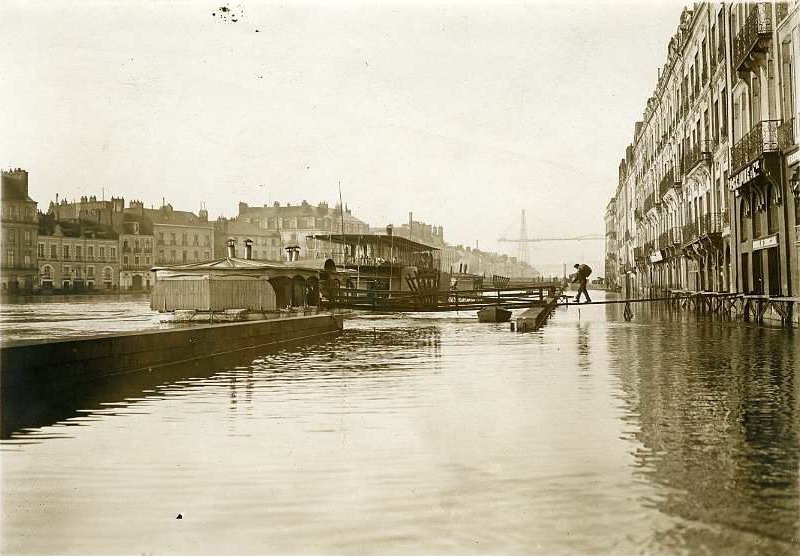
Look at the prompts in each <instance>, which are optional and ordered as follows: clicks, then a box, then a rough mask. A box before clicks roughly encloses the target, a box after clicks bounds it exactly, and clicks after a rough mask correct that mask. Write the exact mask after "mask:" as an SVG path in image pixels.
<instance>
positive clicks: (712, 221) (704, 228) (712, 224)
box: [698, 212, 722, 235]
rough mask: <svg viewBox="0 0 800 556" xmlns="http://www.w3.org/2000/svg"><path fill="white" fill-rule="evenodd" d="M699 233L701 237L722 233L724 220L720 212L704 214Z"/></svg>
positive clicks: (699, 223)
mask: <svg viewBox="0 0 800 556" xmlns="http://www.w3.org/2000/svg"><path fill="white" fill-rule="evenodd" d="M698 231H699V233H700V235H711V234H718V233H720V232H722V218H721V215H720V213H718V212H709V213H708V214H704V215H703V216H702V218H700V220H698Z"/></svg>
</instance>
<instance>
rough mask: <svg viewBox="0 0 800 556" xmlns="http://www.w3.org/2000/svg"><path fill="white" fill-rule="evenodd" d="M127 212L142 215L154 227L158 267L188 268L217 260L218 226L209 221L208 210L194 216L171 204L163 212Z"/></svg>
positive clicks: (164, 207) (155, 253) (151, 210)
mask: <svg viewBox="0 0 800 556" xmlns="http://www.w3.org/2000/svg"><path fill="white" fill-rule="evenodd" d="M125 211H126V212H128V213H131V214H141V215H142V218H143V219H144V220H146V221H147V222H149V223H150V225H151V226H152V230H153V236H154V237H155V248H154V258H155V264H158V265H173V264H186V263H192V262H201V261H210V260H212V259H213V258H214V225H213V224H212V223H210V222H209V221H208V211H206V210H205V209H201V210H200V211H199V213H198V214H194V213H193V212H189V211H184V210H175V209H173V208H172V205H171V204H165V205H163V206H162V207H161V208H160V209H146V208H144V207H142V206H140V204H139V205H137V206H134V207H132V208H128V209H125Z"/></svg>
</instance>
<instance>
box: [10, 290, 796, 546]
mask: <svg viewBox="0 0 800 556" xmlns="http://www.w3.org/2000/svg"><path fill="white" fill-rule="evenodd" d="M597 295H598V294H597V293H595V292H593V296H597ZM621 311H622V308H621V307H620V306H608V307H602V306H600V307H592V308H583V309H581V311H580V318H579V316H578V310H577V309H575V308H570V309H569V310H565V309H561V310H559V311H558V312H557V314H556V316H555V318H554V319H553V320H551V321H550V323H549V324H548V325H547V326H546V327H545V329H543V330H542V331H540V332H537V333H530V334H514V333H511V332H509V331H508V325H507V324H502V325H486V324H479V323H478V322H477V320H476V319H475V317H474V315H472V314H469V315H467V314H461V315H459V316H456V315H449V316H447V315H435V316H428V315H406V316H395V317H386V316H363V317H359V318H355V319H351V320H348V321H347V322H346V323H345V327H346V331H345V333H343V334H342V335H341V336H339V337H337V338H335V339H333V340H330V341H325V342H322V343H316V344H312V345H307V346H304V347H301V348H297V349H291V350H286V351H282V352H279V353H275V354H267V355H264V356H261V357H259V358H257V359H255V360H254V361H252V362H250V361H247V362H245V364H242V365H238V366H227V367H226V366H224V365H222V366H220V367H219V368H218V369H216V368H215V369H212V370H211V371H209V372H207V373H200V374H197V375H194V376H195V378H185V377H184V378H181V379H170V380H165V381H163V382H161V383H154V384H152V385H147V384H146V383H145V384H144V385H142V384H138V385H137V384H128V385H123V384H117V385H116V386H115V385H113V384H112V385H106V386H105V387H103V388H100V389H99V391H97V392H94V393H93V394H92V396H88V397H85V398H83V399H81V398H76V399H78V400H80V401H77V402H76V407H75V409H76V410H77V411H74V412H73V413H72V415H71V416H68V415H65V416H63V417H62V418H61V419H60V420H54V421H53V422H52V423H51V424H49V425H46V426H41V427H37V428H31V429H26V430H22V431H19V432H16V433H14V434H13V435H11V437H10V438H7V439H6V440H4V441H3V442H2V479H3V480H2V487H3V492H2V502H3V503H2V545H1V546H0V548H1V549H2V552H3V553H4V554H5V553H71V554H122V553H125V554H140V553H153V554H172V553H183V554H197V553H202V554H242V553H259V554H264V553H272V554H285V553H314V554H330V553H337V554H352V553H358V554H386V553H407V554H430V553H452V554H464V553H492V554H498V553H503V554H504V553H516V554H725V555H728V554H732V555H739V554H741V555H750V554H763V555H783V554H793V555H794V554H797V553H798V551H799V550H800V543H799V542H798V538H799V537H798V524H799V523H800V501H799V497H798V466H799V465H800V453H799V452H800V449H799V448H798V446H799V445H800V442H799V438H798V433H799V432H800V418H799V417H798V395H799V394H800V393H799V392H798V384H799V383H798V367H800V354H799V353H798V352H799V351H800V350H799V349H798V347H799V346H798V337H797V336H796V335H795V334H793V333H791V332H788V331H782V330H771V329H763V328H751V327H747V326H743V325H739V324H731V323H722V322H717V323H715V322H711V321H708V320H697V319H695V318H694V317H692V316H690V315H686V314H675V313H670V312H668V311H666V310H665V309H658V308H656V309H653V310H652V311H650V310H648V309H646V308H645V307H636V308H635V309H634V311H635V313H636V316H635V318H634V320H633V322H631V323H626V322H624V321H623V320H622V318H621ZM129 380H131V381H133V380H135V379H133V378H130V379H129ZM179 513H180V514H182V516H183V519H181V520H177V519H176V516H177V515H178V514H179Z"/></svg>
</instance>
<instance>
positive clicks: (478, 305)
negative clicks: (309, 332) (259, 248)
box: [322, 283, 563, 312]
mask: <svg viewBox="0 0 800 556" xmlns="http://www.w3.org/2000/svg"><path fill="white" fill-rule="evenodd" d="M421 285H422V287H420V288H418V289H416V290H413V289H412V290H410V291H406V290H403V291H391V290H372V289H356V288H340V289H337V290H332V291H330V292H329V293H328V295H327V296H325V298H324V299H323V300H322V302H323V303H324V304H325V305H326V306H328V307H332V308H343V309H356V310H365V311H380V312H412V311H413V312H445V311H470V310H476V311H477V310H479V309H483V308H484V307H490V306H494V305H501V306H502V307H503V308H505V309H522V308H529V307H535V306H542V305H544V304H546V303H547V300H548V299H556V298H558V297H559V296H560V295H561V293H562V291H563V290H562V287H561V285H560V284H556V283H537V284H533V283H529V284H527V285H524V284H517V285H511V284H509V285H506V286H504V287H487V288H476V289H471V290H452V289H451V290H439V289H433V288H431V287H425V285H424V283H422V284H421Z"/></svg>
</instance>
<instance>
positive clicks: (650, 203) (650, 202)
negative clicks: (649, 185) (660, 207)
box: [643, 193, 655, 214]
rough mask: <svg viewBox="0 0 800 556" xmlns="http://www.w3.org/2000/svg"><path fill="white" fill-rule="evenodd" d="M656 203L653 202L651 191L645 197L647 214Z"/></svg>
mask: <svg viewBox="0 0 800 556" xmlns="http://www.w3.org/2000/svg"><path fill="white" fill-rule="evenodd" d="M654 206H655V204H654V203H653V194H652V193H650V194H649V195H648V196H647V197H645V198H644V207H643V208H644V213H645V214H647V213H648V212H650V209H651V208H653V207H654Z"/></svg>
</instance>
